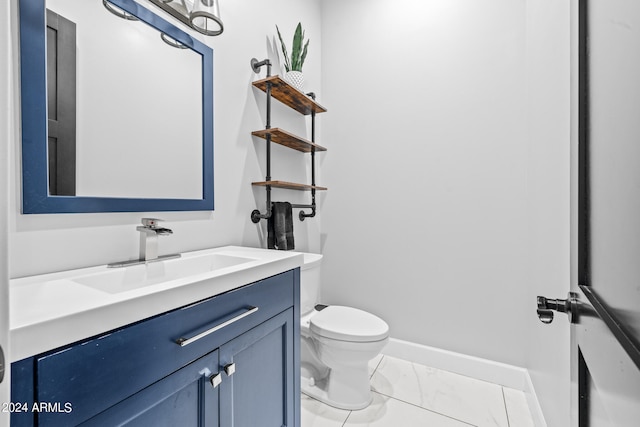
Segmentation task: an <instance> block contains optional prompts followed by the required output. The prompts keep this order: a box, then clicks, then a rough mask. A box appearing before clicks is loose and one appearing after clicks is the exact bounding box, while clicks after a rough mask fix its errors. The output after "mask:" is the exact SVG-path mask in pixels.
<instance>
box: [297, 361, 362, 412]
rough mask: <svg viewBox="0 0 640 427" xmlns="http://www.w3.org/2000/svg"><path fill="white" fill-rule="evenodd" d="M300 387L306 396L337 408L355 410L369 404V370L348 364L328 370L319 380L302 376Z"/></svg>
mask: <svg viewBox="0 0 640 427" xmlns="http://www.w3.org/2000/svg"><path fill="white" fill-rule="evenodd" d="M300 388H301V390H302V392H303V393H304V394H306V395H307V396H309V397H311V398H313V399H316V400H319V401H320V402H322V403H326V404H327V405H329V406H333V407H334V408H338V409H346V410H350V411H356V410H360V409H364V408H366V407H367V406H369V405H370V404H371V401H372V399H373V397H372V395H371V386H370V384H369V372H368V368H367V366H366V365H365V366H364V369H358V368H354V367H353V366H350V367H349V368H348V369H344V370H342V372H333V370H331V371H329V376H328V377H327V378H325V379H323V380H320V381H317V382H316V381H314V379H310V378H305V377H302V381H301V384H300Z"/></svg>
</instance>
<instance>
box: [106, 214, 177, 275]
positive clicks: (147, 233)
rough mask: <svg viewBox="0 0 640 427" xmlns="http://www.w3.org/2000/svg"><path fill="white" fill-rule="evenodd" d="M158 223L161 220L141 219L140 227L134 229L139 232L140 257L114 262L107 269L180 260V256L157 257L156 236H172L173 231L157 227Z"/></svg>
mask: <svg viewBox="0 0 640 427" xmlns="http://www.w3.org/2000/svg"><path fill="white" fill-rule="evenodd" d="M160 221H162V220H161V219H158V218H142V225H139V226H137V227H136V230H138V231H139V232H140V257H139V258H138V259H134V260H130V261H123V262H114V263H113V264H109V265H108V266H107V267H126V266H129V265H135V264H146V263H148V262H155V261H163V260H166V259H172V258H180V254H171V255H162V256H158V236H168V235H169V234H173V230H171V229H170V228H163V227H158V222H160Z"/></svg>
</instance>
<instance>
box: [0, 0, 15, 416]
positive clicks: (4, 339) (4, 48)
mask: <svg viewBox="0 0 640 427" xmlns="http://www.w3.org/2000/svg"><path fill="white" fill-rule="evenodd" d="M12 3H13V2H9V1H2V2H0V349H1V351H0V426H8V425H9V414H8V413H7V412H5V411H3V409H4V408H3V404H5V403H8V402H10V401H11V398H10V388H9V379H8V369H7V366H8V359H7V357H8V347H9V346H8V340H9V273H8V269H9V266H8V258H9V247H8V242H7V241H8V220H7V216H8V203H9V196H8V193H9V183H8V180H9V144H11V143H12V141H13V139H12V135H13V134H14V132H12V130H11V125H12V115H11V111H12V109H13V108H12V107H13V105H12V102H13V99H12V98H13V96H12V84H11V75H12V71H11V69H12V66H13V62H12V61H11V52H12V43H13V40H14V39H13V38H12V37H11V28H12V27H11V19H10V16H11V14H10V11H11V10H12V6H11V4H12Z"/></svg>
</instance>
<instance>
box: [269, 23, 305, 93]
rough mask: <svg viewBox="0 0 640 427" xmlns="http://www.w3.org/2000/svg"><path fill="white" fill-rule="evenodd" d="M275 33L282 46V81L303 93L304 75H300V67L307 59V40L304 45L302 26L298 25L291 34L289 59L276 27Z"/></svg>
mask: <svg viewBox="0 0 640 427" xmlns="http://www.w3.org/2000/svg"><path fill="white" fill-rule="evenodd" d="M276 31H278V38H279V39H280V45H281V46H282V54H283V56H284V68H285V69H286V70H287V72H286V73H285V75H284V80H285V81H286V82H287V83H289V84H291V85H292V86H293V87H295V88H297V89H299V90H300V91H304V75H303V74H302V66H303V65H304V60H305V58H306V57H307V49H308V48H309V39H307V41H306V43H304V30H303V29H302V24H301V23H298V26H297V27H296V31H295V33H294V34H293V44H292V45H291V57H289V54H288V53H287V46H286V45H285V43H284V40H282V35H281V34H280V29H279V28H278V26H277V25H276Z"/></svg>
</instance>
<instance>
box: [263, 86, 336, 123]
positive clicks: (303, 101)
mask: <svg viewBox="0 0 640 427" xmlns="http://www.w3.org/2000/svg"><path fill="white" fill-rule="evenodd" d="M267 82H271V96H273V97H274V98H275V99H277V100H278V101H280V102H282V103H283V104H285V105H287V106H289V107H291V108H293V109H294V110H296V111H297V112H299V113H301V114H304V115H305V116H306V115H309V114H311V113H312V112H313V113H324V112H326V111H327V109H326V108H324V107H323V106H322V105H320V104H318V103H317V102H315V101H314V100H313V99H311V98H309V97H308V96H307V95H305V94H304V93H302V92H300V91H299V90H298V89H296V88H294V87H293V86H291V85H290V84H289V83H287V82H285V81H284V80H282V78H281V77H280V76H271V77H267V78H266V79H262V80H257V81H255V82H253V85H254V86H255V87H257V88H258V89H260V90H262V91H263V92H266V91H267Z"/></svg>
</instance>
